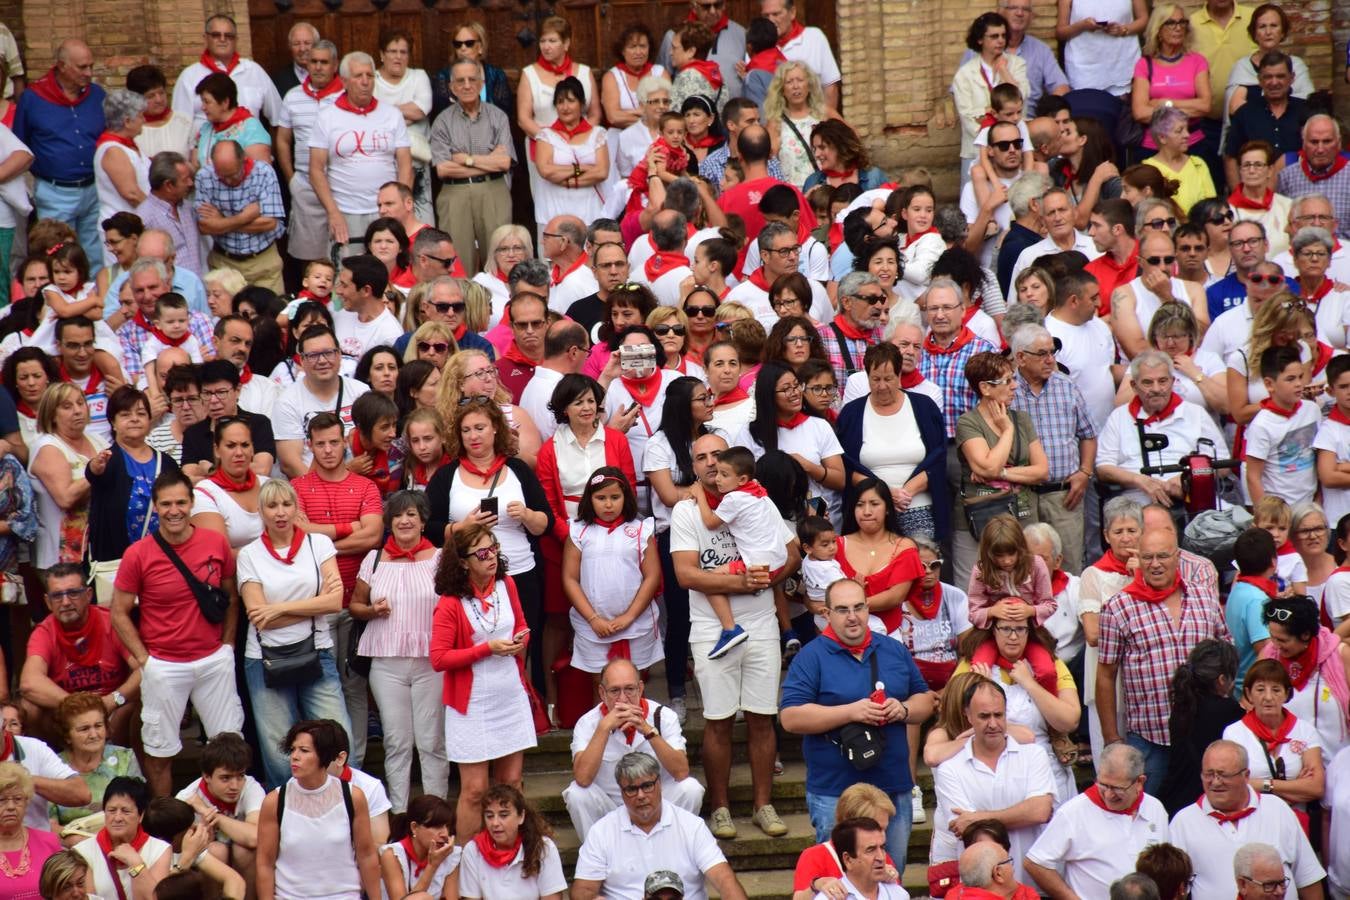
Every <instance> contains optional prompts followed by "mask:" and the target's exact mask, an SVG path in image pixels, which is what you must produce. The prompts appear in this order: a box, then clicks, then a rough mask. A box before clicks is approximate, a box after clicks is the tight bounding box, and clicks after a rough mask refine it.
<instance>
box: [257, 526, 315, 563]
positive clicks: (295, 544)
mask: <svg viewBox="0 0 1350 900" xmlns="http://www.w3.org/2000/svg"><path fill="white" fill-rule="evenodd" d="M292 531H293V532H294V533H293V534H292V536H291V546H290V547H288V548H287V549H286V555H285V556H282V555H281V554H280V553H278V552H277V548H276V546H275V545H273V543H272V536H271V535H270V534H268V533H267V529H263V533H262V545H263V548H264V549H265V550H266V551H267V552H268V553H270V554H272V558H273V559H275V560H277V561H278V562H282V563H285V564H286V565H288V566H289V565H291V564H292V563H294V562H295V556H296V554H297V553H299V552H300V545H301V544H303V543H304V542H305V533H304V532H303V531H301V530H300V529H299V528H294V529H292Z"/></svg>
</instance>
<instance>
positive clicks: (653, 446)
mask: <svg viewBox="0 0 1350 900" xmlns="http://www.w3.org/2000/svg"><path fill="white" fill-rule="evenodd" d="M690 457H691V459H692V457H693V452H692V451H691V452H690ZM641 469H642V473H643V476H644V477H645V476H646V475H649V474H650V473H652V472H661V471H666V470H668V471H669V472H670V480H671V481H672V482H674V481H677V480H678V479H679V474H680V473H679V464H678V463H677V462H676V461H675V451H674V450H672V449H671V448H670V439H669V438H667V437H666V433H665V432H664V431H658V432H656V434H654V435H652V436H651V438H650V439H649V440H648V441H647V446H646V447H645V448H643V451H642V466H641ZM676 487H688V485H680V484H676ZM651 494H652V518H653V519H655V520H656V533H657V534H661V533H662V532H663V531H665V530H666V529H668V528H670V507H669V506H666V505H665V504H664V503H662V502H661V497H660V495H659V494H657V493H656V491H652V492H651Z"/></svg>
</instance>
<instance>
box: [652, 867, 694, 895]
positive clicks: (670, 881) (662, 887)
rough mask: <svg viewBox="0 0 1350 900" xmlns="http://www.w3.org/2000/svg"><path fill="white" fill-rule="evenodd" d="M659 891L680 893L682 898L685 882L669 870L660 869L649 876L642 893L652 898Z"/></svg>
mask: <svg viewBox="0 0 1350 900" xmlns="http://www.w3.org/2000/svg"><path fill="white" fill-rule="evenodd" d="M657 891H679V894H680V896H681V897H683V896H684V882H683V881H681V880H680V876H679V875H676V874H675V873H674V872H672V871H670V870H669V869H658V870H656V871H655V872H653V873H651V874H650V875H648V876H647V880H646V882H645V883H644V884H643V885H642V893H643V894H644V895H646V896H647V897H651V896H652V895H653V894H655V893H656V892H657Z"/></svg>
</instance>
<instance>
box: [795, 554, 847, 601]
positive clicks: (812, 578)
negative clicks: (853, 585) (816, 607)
mask: <svg viewBox="0 0 1350 900" xmlns="http://www.w3.org/2000/svg"><path fill="white" fill-rule="evenodd" d="M798 575H799V577H800V578H801V582H802V587H803V588H804V589H805V590H806V597H807V599H808V600H814V601H816V602H818V603H824V602H825V590H826V589H827V588H828V587H829V586H830V585H832V584H834V583H835V582H836V581H839V580H840V579H841V578H843V577H844V569H843V567H842V566H840V565H839V560H838V558H835V559H813V558H812V557H810V556H803V557H802V567H801V570H800V572H799V573H798Z"/></svg>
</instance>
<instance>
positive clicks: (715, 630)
mask: <svg viewBox="0 0 1350 900" xmlns="http://www.w3.org/2000/svg"><path fill="white" fill-rule="evenodd" d="M781 534H782V539H783V545H784V546H787V544H789V543H790V542H791V541H793V540H795V539H796V535H794V534H793V533H792V531H791V529H789V528H788V527H787V524H786V523H784V524H783V526H782V533H781ZM682 550H689V551H693V552H694V553H697V554H698V561H699V565H700V566H702V567H703V568H705V569H715V568H717V567H718V566H721V565H726V564H727V563H729V562H731V561H732V560H734V559H740V558H741V555H740V553H739V552H738V551H737V550H736V541H735V540H734V539H733V538H732V537H731V532H730V531H728V530H727V529H725V528H723V529H722V530H720V531H717V532H712V531H709V530H708V529H706V528H704V527H703V518H702V516H700V515H699V512H698V504H697V503H695V502H694V501H693V500H681V501H680V502H679V503H677V504H675V508H674V509H672V510H671V512H670V552H671V553H678V552H680V551H682ZM729 599H730V601H731V615H732V617H733V618H734V619H735V620H736V624H738V625H740V626H741V627H742V628H744V629H745V630H746V631H747V632H748V633H749V634H750V638H751V640H771V641H776V640H778V619H777V617H776V615H775V614H774V607H773V590H772V589H767V588H766V589H765V590H762V591H760V592H759V593H756V594H732V595H730V598H729ZM721 634H722V624H721V623H720V622H719V621H718V619H717V616H715V615H714V614H713V611H712V607H711V606H709V605H708V598H707V597H706V596H705V595H704V594H703V593H702V592H700V591H696V590H694V589H692V588H690V590H689V640H690V641H691V642H699V641H709V642H711V641H715V640H717V638H718V637H719V636H720V635H721Z"/></svg>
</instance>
